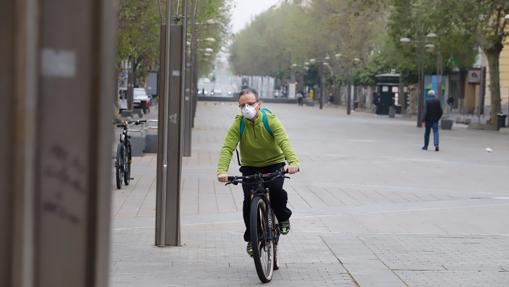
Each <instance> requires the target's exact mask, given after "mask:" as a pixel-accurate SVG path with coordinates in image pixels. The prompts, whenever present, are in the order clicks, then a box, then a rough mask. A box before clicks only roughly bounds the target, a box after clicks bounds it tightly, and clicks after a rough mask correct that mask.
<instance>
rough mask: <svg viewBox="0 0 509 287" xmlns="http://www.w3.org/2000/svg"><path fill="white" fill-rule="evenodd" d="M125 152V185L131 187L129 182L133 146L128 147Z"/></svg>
mask: <svg viewBox="0 0 509 287" xmlns="http://www.w3.org/2000/svg"><path fill="white" fill-rule="evenodd" d="M124 152H125V155H124V159H125V165H124V184H125V185H129V181H130V180H131V145H127V147H126V148H125V149H124Z"/></svg>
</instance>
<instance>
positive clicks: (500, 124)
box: [497, 114, 507, 130]
mask: <svg viewBox="0 0 509 287" xmlns="http://www.w3.org/2000/svg"><path fill="white" fill-rule="evenodd" d="M506 118H507V115H505V114H497V130H499V129H500V128H505V119H506Z"/></svg>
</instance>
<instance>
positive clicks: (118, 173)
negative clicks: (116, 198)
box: [115, 143, 124, 189]
mask: <svg viewBox="0 0 509 287" xmlns="http://www.w3.org/2000/svg"><path fill="white" fill-rule="evenodd" d="M123 149H124V146H123V145H122V144H121V143H120V144H118V145H117V155H116V157H115V182H116V184H117V189H121V188H122V181H123V175H124V172H123V170H122V167H123V165H124V158H123Z"/></svg>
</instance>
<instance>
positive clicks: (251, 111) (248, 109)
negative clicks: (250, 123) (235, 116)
mask: <svg viewBox="0 0 509 287" xmlns="http://www.w3.org/2000/svg"><path fill="white" fill-rule="evenodd" d="M242 115H243V116H244V117H245V118H246V119H248V120H252V119H254V117H255V116H256V108H255V106H254V105H252V106H250V105H245V106H244V107H243V108H242Z"/></svg>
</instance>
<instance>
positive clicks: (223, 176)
mask: <svg viewBox="0 0 509 287" xmlns="http://www.w3.org/2000/svg"><path fill="white" fill-rule="evenodd" d="M217 180H219V182H228V174H226V173H221V174H218V175H217Z"/></svg>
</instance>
